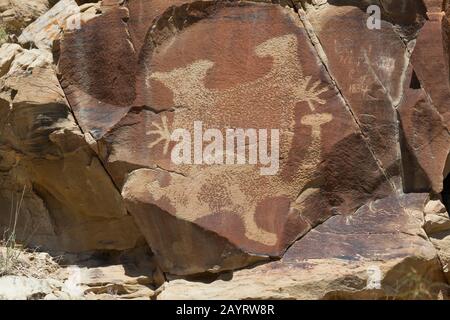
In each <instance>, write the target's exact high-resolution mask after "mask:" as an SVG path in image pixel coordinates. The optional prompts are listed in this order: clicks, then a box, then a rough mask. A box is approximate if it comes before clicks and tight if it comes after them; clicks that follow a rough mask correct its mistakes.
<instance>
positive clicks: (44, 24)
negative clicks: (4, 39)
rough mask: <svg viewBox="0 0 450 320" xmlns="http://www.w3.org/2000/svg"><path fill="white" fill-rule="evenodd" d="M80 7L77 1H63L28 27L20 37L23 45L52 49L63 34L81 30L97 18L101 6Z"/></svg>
mask: <svg viewBox="0 0 450 320" xmlns="http://www.w3.org/2000/svg"><path fill="white" fill-rule="evenodd" d="M95 6H96V5H95V4H88V5H84V6H82V7H79V6H78V4H77V2H76V1H75V0H61V1H59V2H58V3H57V4H56V5H54V6H53V7H52V8H51V9H50V10H49V11H47V12H46V13H45V14H44V15H42V16H40V17H39V19H37V20H36V21H35V22H33V23H32V24H30V25H29V26H28V27H26V28H25V29H24V30H23V32H22V34H21V35H20V37H19V39H18V40H19V43H20V44H22V45H27V44H32V45H33V46H35V47H37V48H39V49H51V48H52V45H53V43H54V41H56V40H59V38H60V36H61V33H62V32H64V31H66V32H69V31H74V30H77V29H79V28H81V24H82V23H86V22H87V21H89V20H90V19H93V18H95V17H96V10H98V9H99V8H100V6H99V5H97V6H96V7H97V8H96V7H95Z"/></svg>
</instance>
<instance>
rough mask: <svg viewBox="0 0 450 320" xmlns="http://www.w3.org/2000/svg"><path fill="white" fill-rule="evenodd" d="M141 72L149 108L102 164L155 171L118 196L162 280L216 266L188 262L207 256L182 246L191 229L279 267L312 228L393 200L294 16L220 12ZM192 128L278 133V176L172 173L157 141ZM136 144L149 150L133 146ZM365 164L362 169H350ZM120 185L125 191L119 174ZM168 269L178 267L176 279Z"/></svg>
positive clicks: (137, 112) (270, 10)
mask: <svg viewBox="0 0 450 320" xmlns="http://www.w3.org/2000/svg"><path fill="white" fill-rule="evenodd" d="M207 10H211V9H210V8H207ZM238 17H239V19H238ZM236 21H239V22H236ZM267 21H271V23H270V25H271V27H270V28H267ZM255 23H258V24H260V25H259V26H260V27H258V28H256V29H255V28H254V25H255ZM214 30H217V31H214ZM224 30H226V32H224ZM256 30H258V32H256ZM236 35H241V36H242V37H243V39H242V40H239V39H238V38H236ZM237 42H238V43H241V44H242V45H241V46H234V45H233V43H237ZM181 50H182V51H181ZM181 52H183V55H182V57H183V59H181V60H180V59H179V57H180V53H181ZM224 52H227V54H225V55H224ZM141 58H142V57H141ZM250 61H251V63H249V62H250ZM141 62H142V63H144V62H145V64H146V65H147V66H150V67H149V68H150V70H152V71H153V72H152V73H149V74H148V75H147V77H146V78H147V82H145V83H140V84H139V85H140V86H143V87H147V91H146V92H147V103H146V105H148V106H150V107H151V108H145V107H144V108H135V109H134V111H133V112H130V113H129V114H128V115H127V116H126V117H124V119H123V120H122V121H121V122H120V123H118V124H117V126H116V127H115V128H114V129H113V130H111V131H110V132H109V133H108V134H107V135H106V136H105V141H106V142H107V143H106V145H107V146H108V149H109V150H110V151H111V152H110V154H109V156H108V160H107V162H108V165H110V164H111V165H113V166H114V164H116V165H117V166H118V163H129V164H133V165H140V166H146V167H148V168H152V169H142V170H137V171H135V172H133V174H132V175H131V176H130V177H129V178H128V180H127V181H126V184H125V186H124V189H123V196H124V197H125V199H126V201H127V203H128V209H129V210H130V212H131V213H132V214H134V215H135V216H136V217H137V219H138V221H139V223H138V224H139V225H140V226H141V227H142V228H143V230H144V231H143V232H144V234H145V235H146V237H147V241H148V242H149V244H150V246H151V247H152V248H153V250H155V252H156V255H157V256H159V258H160V260H161V261H164V263H163V267H164V268H165V269H166V270H167V271H170V272H174V273H189V272H192V269H191V267H192V266H193V265H195V266H196V268H197V269H196V270H197V271H198V272H200V271H204V270H208V269H214V267H215V266H214V265H213V263H212V262H211V261H210V262H208V263H203V262H202V260H199V261H197V258H196V259H192V257H193V256H194V257H197V254H196V252H202V250H201V249H200V248H203V247H204V246H205V241H203V243H200V242H198V244H197V245H193V244H192V243H193V242H192V241H182V239H184V237H186V238H188V239H190V238H191V237H192V236H190V234H192V233H193V231H192V230H196V231H195V232H197V233H200V232H206V234H208V233H209V232H213V234H214V236H215V237H219V239H225V240H226V242H228V243H230V244H231V245H232V247H233V248H236V249H233V250H238V251H239V252H241V254H244V256H245V255H249V256H252V255H262V256H280V255H281V254H282V253H283V252H284V250H285V249H286V248H287V247H288V246H289V245H290V244H291V243H292V242H293V241H295V239H296V238H298V237H299V236H302V235H303V234H305V233H306V232H307V231H308V230H309V229H310V228H311V226H314V225H316V224H318V223H320V222H322V221H324V220H325V219H327V218H328V217H329V216H331V215H332V214H339V213H350V212H353V211H354V210H356V208H357V207H359V206H360V205H362V204H363V203H364V202H365V201H366V200H367V199H369V198H368V197H367V196H368V194H367V193H366V192H367V191H366V190H372V191H371V193H372V196H374V197H375V198H377V197H381V196H382V195H385V194H388V193H389V192H390V191H389V186H388V183H387V181H386V179H385V177H384V176H383V174H382V172H381V171H380V170H379V167H378V165H377V163H376V161H375V159H374V158H373V156H372V155H371V153H370V150H369V149H368V148H367V146H366V144H365V143H364V140H363V138H362V136H361V134H360V131H359V129H358V127H357V126H356V125H355V124H354V122H353V120H352V117H351V113H350V112H348V110H347V109H346V108H345V106H344V104H343V103H342V101H341V100H340V99H339V97H338V93H337V92H336V91H335V90H334V89H333V86H332V84H331V82H330V81H329V79H328V78H327V75H326V73H325V72H324V69H323V67H322V66H321V62H320V60H319V59H318V58H317V56H316V54H315V51H314V48H313V47H312V46H311V44H310V41H309V38H308V35H307V34H306V33H305V31H304V29H303V26H302V25H301V24H300V22H299V20H298V17H297V16H296V15H294V14H293V13H291V12H289V11H288V10H285V9H282V8H280V7H279V6H274V5H262V4H260V5H253V4H252V5H250V4H246V5H227V6H224V7H218V8H216V9H215V10H214V11H212V10H211V14H210V15H209V16H208V19H204V20H200V21H199V22H197V23H196V24H194V25H193V26H190V27H188V28H186V29H185V30H184V31H183V33H180V34H179V35H178V34H175V35H173V36H172V38H169V39H167V40H165V42H162V43H161V44H160V45H159V46H157V47H156V48H155V50H154V52H153V54H151V55H148V56H147V57H146V60H142V61H141ZM280 76H281V78H280ZM225 77H226V78H225ZM225 79H227V80H225ZM183 83H185V84H183ZM141 91H142V92H144V91H145V90H144V89H141ZM151 109H155V110H172V111H170V112H167V111H166V112H160V113H158V114H154V112H152V111H151ZM224 115H226V116H224ZM194 121H202V122H203V124H204V126H205V127H207V128H218V129H219V130H224V129H225V128H229V127H231V128H233V127H237V128H257V129H258V128H259V129H264V128H281V135H280V137H281V150H280V155H281V163H280V170H279V172H278V173H277V174H276V175H275V176H261V175H260V171H259V169H260V168H259V167H253V168H252V167H251V166H211V167H208V166H196V165H188V166H177V165H174V164H173V163H172V162H171V160H170V151H171V150H172V147H173V144H168V147H167V149H166V147H165V142H166V143H167V142H168V141H164V140H163V141H159V140H158V139H159V136H158V135H156V136H153V134H151V130H152V129H155V130H156V129H158V126H159V127H160V128H161V132H160V134H161V138H167V137H166V136H163V134H164V130H165V129H167V130H168V131H172V130H174V129H176V128H186V129H188V130H190V131H191V130H192V126H193V122H194ZM149 132H150V133H149ZM191 132H192V131H191ZM291 132H292V133H291ZM336 132H339V135H336ZM138 136H139V137H140V139H142V140H141V141H142V143H139V144H136V143H133V141H135V139H136V137H138ZM149 149H150V150H149ZM321 159H322V160H321ZM361 162H364V163H365V164H366V165H365V166H364V167H363V168H356V167H354V166H353V165H352V164H355V163H361ZM117 166H116V167H111V166H110V167H109V168H110V170H111V172H114V168H117ZM359 170H361V171H359ZM344 172H345V173H344ZM113 176H114V177H119V179H120V181H119V182H122V181H123V178H121V177H123V172H121V171H118V172H117V173H116V174H114V173H113ZM362 177H364V178H362ZM361 178H362V179H361ZM254 186H257V188H254ZM372 196H370V198H371V197H372ZM318 208H320V210H318ZM163 221H173V222H172V223H169V222H164V223H163ZM162 225H165V226H166V227H165V228H162V227H161V226H162ZM199 227H200V228H199ZM186 228H188V229H186ZM201 230H204V231H201ZM183 235H184V236H183ZM205 236H206V235H205ZM202 237H204V236H202ZM210 237H212V235H211V236H210ZM225 240H221V241H225ZM215 241H217V240H215ZM174 243H176V248H175V247H174V245H173V244H174ZM221 246H222V245H221ZM221 246H220V247H221ZM203 250H206V249H203ZM216 251H217V255H216V258H213V256H209V257H210V259H211V260H212V261H214V264H216V265H217V267H216V270H221V269H228V268H230V266H229V264H228V263H227V262H226V260H223V259H224V258H221V257H220V255H223V254H222V249H220V250H216ZM238 256H239V255H238ZM221 259H222V263H220V261H221ZM187 260H190V261H189V263H188V264H186V263H185V261H187ZM168 261H177V263H176V266H177V268H175V267H173V266H171V264H170V263H169V262H168ZM240 261H246V260H242V259H241V260H240ZM183 262H184V264H183ZM200 262H202V263H203V264H201V263H200ZM240 265H241V264H240V263H237V264H236V265H235V267H236V266H240Z"/></svg>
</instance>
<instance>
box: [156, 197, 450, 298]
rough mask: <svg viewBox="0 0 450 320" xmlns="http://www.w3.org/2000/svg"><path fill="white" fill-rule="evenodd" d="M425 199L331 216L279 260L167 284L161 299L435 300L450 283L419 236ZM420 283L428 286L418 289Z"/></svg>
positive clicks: (384, 203) (377, 204) (397, 200)
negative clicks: (205, 281) (211, 277)
mask: <svg viewBox="0 0 450 320" xmlns="http://www.w3.org/2000/svg"><path fill="white" fill-rule="evenodd" d="M425 197H426V195H414V196H401V197H388V198H385V199H382V200H379V201H375V202H371V203H370V204H368V205H365V206H363V207H361V208H360V209H359V210H358V211H357V212H355V214H354V215H353V216H347V217H344V216H336V217H333V218H331V219H329V220H328V221H327V222H325V223H324V224H323V225H321V226H319V227H317V228H316V229H315V230H313V231H311V232H310V233H308V234H307V235H306V236H305V237H304V238H302V240H300V241H298V242H297V243H296V244H294V245H293V246H292V247H291V248H290V250H289V251H288V252H287V253H286V254H285V256H284V257H283V259H282V260H281V261H279V262H273V263H269V264H266V265H262V266H258V267H256V268H254V269H252V270H242V271H238V272H235V273H234V274H233V275H232V276H231V277H229V278H228V277H227V274H224V275H222V276H220V278H219V279H218V280H216V281H215V282H213V283H212V284H202V283H198V282H188V281H186V280H173V281H169V282H168V283H167V284H165V286H163V288H162V289H161V291H162V292H161V293H160V294H159V295H158V299H162V300H164V299H202V298H203V297H210V298H212V299H324V298H325V299H336V298H338V299H343V298H358V299H367V298H371V299H385V298H433V297H436V296H437V295H438V294H439V292H440V291H441V290H443V289H444V290H445V288H444V287H439V283H443V279H442V277H443V275H442V271H441V266H440V263H439V259H438V256H437V254H436V251H435V249H434V247H433V245H432V244H431V243H430V242H429V241H427V240H425V239H424V238H422V237H424V236H425V233H424V231H423V230H422V229H421V223H422V221H423V205H424V202H423V201H424V199H425ZM399 274H402V277H401V280H400V281H399V278H398V275H399ZM228 276H230V275H228ZM417 276H420V277H423V279H420V280H419V279H417V278H416V277H417ZM419 283H424V284H425V288H423V289H422V290H418V288H417V285H418V284H419Z"/></svg>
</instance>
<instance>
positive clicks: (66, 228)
mask: <svg viewBox="0 0 450 320" xmlns="http://www.w3.org/2000/svg"><path fill="white" fill-rule="evenodd" d="M1 51H2V57H4V59H3V61H2V66H1V69H2V73H4V74H3V76H2V78H1V79H0V81H1V86H2V92H1V94H0V97H1V100H0V101H1V111H0V113H1V114H2V117H1V119H2V122H1V136H0V145H1V146H0V150H1V168H2V170H1V175H2V189H1V197H0V199H1V200H0V201H1V206H0V208H1V211H2V212H1V215H0V218H1V222H2V223H1V224H2V226H4V227H5V228H9V229H8V230H9V231H11V227H12V226H11V214H10V213H11V212H12V213H14V212H15V211H16V212H17V215H18V216H20V219H19V218H18V229H17V230H16V233H17V238H18V239H21V240H23V241H25V242H27V243H29V244H33V245H38V246H40V247H43V248H47V249H54V250H68V251H80V250H81V251H82V250H93V249H127V248H130V247H133V246H134V245H135V243H136V241H137V239H138V238H139V234H138V233H137V231H136V228H135V225H134V222H133V220H132V218H131V217H130V216H128V214H127V211H126V209H125V207H124V204H123V202H122V200H121V197H120V194H119V192H118V191H117V189H116V188H115V186H114V184H113V183H112V181H111V179H110V177H109V176H108V174H107V173H106V172H105V170H104V168H103V166H102V164H101V162H100V161H99V159H98V158H97V156H96V155H95V154H94V152H93V151H92V150H91V148H90V146H89V144H88V143H87V142H86V141H85V139H84V135H83V133H82V132H81V131H80V129H79V127H78V126H77V124H76V122H75V119H74V118H73V116H72V113H71V110H70V108H69V107H68V105H67V102H66V100H65V97H64V93H63V91H62V90H61V87H60V85H59V82H58V79H57V77H56V73H55V70H54V67H53V59H52V57H51V55H50V53H49V52H47V51H43V50H40V49H32V50H25V49H22V48H21V47H19V46H18V45H14V44H5V45H4V46H2V48H1ZM3 53H4V54H3Z"/></svg>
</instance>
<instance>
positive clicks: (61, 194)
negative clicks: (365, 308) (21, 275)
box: [0, 0, 450, 299]
mask: <svg viewBox="0 0 450 320" xmlns="http://www.w3.org/2000/svg"><path fill="white" fill-rule="evenodd" d="M81 2H83V3H84V2H86V1H81ZM81 2H80V1H74V0H60V1H57V2H54V3H51V4H48V3H46V7H45V8H44V9H42V12H40V13H39V15H36V16H33V18H30V19H27V23H26V24H21V25H20V27H17V28H16V29H15V30H16V31H14V32H15V35H16V36H17V39H16V37H14V36H12V35H11V37H9V42H16V43H7V44H4V45H3V46H2V47H1V49H0V87H1V88H2V89H1V90H0V130H1V131H0V132H1V134H0V177H1V181H0V182H1V184H0V225H1V226H6V227H9V226H10V225H11V223H10V221H11V218H10V216H11V214H10V213H11V212H12V213H13V216H14V211H17V212H19V213H20V214H21V219H19V224H18V234H19V235H20V233H23V234H24V235H29V238H30V239H27V237H22V238H21V239H22V240H27V242H29V243H31V244H33V245H40V246H43V247H44V248H46V249H49V250H53V251H65V252H74V253H79V252H85V251H91V250H93V251H96V250H109V251H108V252H120V251H123V250H128V249H132V248H135V247H137V246H141V245H144V244H145V245H146V246H147V247H148V248H149V249H151V251H152V254H150V258H148V257H147V256H146V255H145V254H143V253H141V255H140V257H141V258H142V259H143V261H147V260H148V262H149V263H148V264H147V265H146V266H145V267H143V268H142V269H140V270H139V271H137V272H133V273H131V274H128V273H127V270H126V269H127V267H126V262H124V261H122V260H120V259H119V260H120V261H110V263H109V264H108V265H98V266H97V265H96V266H89V267H87V268H84V267H83V264H82V262H80V261H77V262H74V263H73V265H77V266H78V267H76V268H78V269H76V268H75V269H74V270H76V272H75V273H74V274H75V275H76V276H77V277H81V278H82V280H80V279H78V280H77V281H76V284H75V285H74V284H73V283H72V282H73V281H75V280H74V279H72V278H71V277H72V276H73V274H72V275H71V276H67V277H66V278H68V280H67V279H66V280H67V281H68V284H66V283H63V284H61V285H59V287H58V288H59V289H58V290H59V291H60V292H59V293H58V292H57V291H55V292H53V291H52V293H46V297H47V298H48V299H57V298H68V297H70V296H71V295H73V294H75V295H76V294H77V292H78V293H79V294H80V295H81V296H85V295H86V294H88V293H92V294H95V295H96V296H102V297H104V298H111V296H116V294H111V293H112V292H113V293H114V292H115V293H118V294H119V295H120V296H122V298H135V297H146V298H154V297H155V296H156V295H157V297H158V299H173V298H175V299H178V298H219V299H228V298H234V299H266V298H270V299H324V298H376V299H380V298H383V299H384V298H443V297H444V296H445V295H446V294H447V292H446V288H445V286H446V282H448V281H449V278H448V261H449V256H450V255H449V248H450V245H449V240H448V228H449V221H450V220H449V219H448V214H447V213H446V210H445V206H444V204H448V201H449V200H448V193H449V191H448V190H449V186H447V183H446V182H444V180H445V178H446V177H447V175H448V174H449V173H450V160H449V159H450V157H449V155H450V135H449V119H448V111H449V107H448V101H449V99H448V98H449V97H448V95H449V93H450V83H449V79H450V73H449V67H448V64H449V61H450V60H449V56H448V46H449V40H448V37H449V23H448V21H449V20H448V17H449V14H448V9H447V8H446V6H447V5H446V2H442V1H437V0H430V1H421V0H402V1H388V0H373V1H372V0H367V1H353V0H348V1H334V0H333V1H332V0H330V1H322V0H308V1H307V0H302V1H298V0H296V1H234V0H223V1H212V0H211V1H210V0H206V1H195V0H171V1H160V0H147V1H144V0H129V1H126V2H123V1H117V0H111V1H102V2H98V3H89V2H88V3H86V4H81ZM5 3H6V2H5ZM7 3H8V5H10V4H12V3H14V1H12V0H10V1H8V2H7ZM8 5H6V4H5V5H3V4H0V8H6V7H7V6H8ZM369 5H378V6H379V9H380V13H381V23H380V26H379V28H378V27H376V28H369V27H368V20H370V19H371V16H370V14H369V13H368V12H367V10H366V9H367V7H368V6H369ZM5 10H6V9H5ZM0 11H1V10H0ZM446 11H447V13H446ZM4 22H5V20H4ZM10 32H12V31H10ZM238 133H242V134H243V137H240V138H239V137H236V136H235V135H236V134H238ZM174 137H175V138H176V139H175V138H174ZM277 147H278V148H277ZM441 202H442V203H443V204H442V203H441ZM18 208H19V209H18ZM30 228H31V229H30ZM30 230H32V232H31V231H30ZM19 238H20V236H19ZM119 254H120V253H119ZM144 257H146V258H144ZM147 258H148V259H147ZM80 265H81V267H80ZM146 268H148V270H150V269H151V271H149V273H148V274H146V273H145V272H144V271H143V269H146ZM70 270H72V269H70ZM66 271H67V270H66ZM72 271H73V270H72ZM206 278H207V279H209V280H214V281H212V282H211V281H208V282H211V283H208V284H206V283H204V282H205V281H203V282H196V281H194V280H195V279H201V280H204V279H206ZM72 280H73V281H72ZM166 280H168V281H167V282H166V283H165V284H164V285H163V286H162V287H161V288H160V289H159V290H157V291H155V289H156V287H157V286H159V285H161V284H162V283H164V282H165V281H166ZM65 285H68V286H69V289H70V288H71V289H70V290H73V292H74V293H69V294H68V293H67V290H65V289H62V288H63V287H64V286H65ZM71 286H72V287H71ZM237 288H240V289H239V290H235V289H237ZM70 290H69V291H70ZM61 292H63V293H61ZM64 292H65V293H64ZM67 294H68V295H67ZM103 295H104V296H103Z"/></svg>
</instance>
